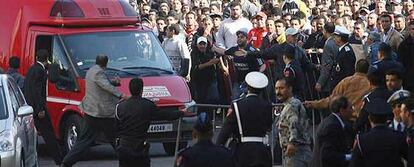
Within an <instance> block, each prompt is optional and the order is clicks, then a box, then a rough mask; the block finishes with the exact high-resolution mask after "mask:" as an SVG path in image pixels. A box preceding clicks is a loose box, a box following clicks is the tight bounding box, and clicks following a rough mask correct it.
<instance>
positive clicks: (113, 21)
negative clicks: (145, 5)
mask: <svg viewBox="0 0 414 167" xmlns="http://www.w3.org/2000/svg"><path fill="white" fill-rule="evenodd" d="M0 13H1V16H0V23H1V26H0V67H2V68H3V69H5V70H7V68H8V59H9V58H10V57H12V56H16V57H19V58H20V60H21V64H20V71H19V72H20V73H21V74H23V75H25V74H26V73H27V71H28V69H29V68H30V66H31V65H33V64H34V63H35V53H36V51H38V50H40V49H45V50H47V51H48V52H49V53H50V57H49V58H48V60H49V62H50V63H51V64H53V65H55V66H54V67H56V68H53V70H52V68H50V69H49V73H48V74H49V80H48V84H47V107H48V112H49V115H50V118H51V122H52V125H53V130H54V133H55V135H56V137H57V138H58V139H59V140H60V141H62V143H63V144H64V148H65V149H66V151H67V150H69V149H71V148H72V147H73V145H74V143H75V142H76V139H77V137H78V136H79V135H80V120H81V117H82V116H83V114H84V113H83V112H82V111H81V110H80V109H79V107H78V105H79V104H80V102H81V101H82V98H83V97H84V95H85V74H86V72H87V71H88V69H89V68H91V67H92V66H93V65H94V64H95V57H96V56H97V55H98V54H105V55H107V56H108V57H109V62H108V68H107V70H106V71H107V76H108V77H109V78H116V77H119V78H120V79H121V84H120V86H118V87H117V88H118V89H119V90H120V91H121V92H123V93H125V94H129V90H128V83H129V81H130V80H131V79H132V78H134V77H141V78H142V79H143V81H144V92H143V96H144V97H145V98H148V99H150V100H152V101H153V102H155V103H156V104H157V106H158V107H159V108H160V109H161V110H163V111H165V112H170V111H173V110H177V109H179V108H188V107H190V106H192V105H194V104H195V103H194V101H193V100H192V98H191V93H190V90H189V88H188V86H187V83H186V81H185V79H184V78H183V77H182V76H186V75H187V73H186V71H188V68H189V67H188V62H185V61H183V63H182V66H183V69H182V70H181V72H174V71H173V68H172V65H171V62H170V60H169V59H168V57H167V55H166V53H165V52H164V50H163V49H162V47H161V45H160V43H159V41H158V40H157V38H156V36H155V35H154V33H153V31H152V29H149V28H148V27H145V26H143V25H140V24H139V21H138V16H137V13H136V12H135V10H134V9H133V8H132V7H131V6H130V4H129V3H128V1H127V0H2V1H0ZM52 78H53V79H52ZM194 122H195V121H194V118H183V120H182V122H181V127H182V128H181V133H179V134H181V135H180V139H181V140H180V144H179V146H180V148H182V147H185V146H186V145H187V141H188V140H190V139H191V130H192V125H193V124H194ZM177 128H178V121H157V122H152V123H151V125H150V127H149V130H148V132H149V140H150V142H162V143H163V146H164V149H165V151H166V152H167V153H168V154H174V151H175V141H176V138H177ZM96 142H97V143H98V144H99V143H102V142H107V141H104V140H98V141H96Z"/></svg>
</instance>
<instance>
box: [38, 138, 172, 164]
mask: <svg viewBox="0 0 414 167" xmlns="http://www.w3.org/2000/svg"><path fill="white" fill-rule="evenodd" d="M150 155H151V164H152V166H153V167H172V166H173V162H174V157H172V156H168V155H167V154H166V153H165V152H164V149H163V147H162V144H160V143H152V144H151V149H150ZM39 160H40V161H39V164H40V167H56V165H55V164H54V162H53V160H52V159H51V158H50V157H48V156H47V155H46V154H45V150H44V145H42V144H41V145H40V146H39ZM114 166H118V159H117V157H116V154H115V152H114V150H113V149H112V147H111V146H110V145H101V146H95V147H92V148H91V149H90V150H89V151H88V152H87V153H86V154H85V158H84V159H83V160H82V161H81V162H78V163H76V165H74V167H114Z"/></svg>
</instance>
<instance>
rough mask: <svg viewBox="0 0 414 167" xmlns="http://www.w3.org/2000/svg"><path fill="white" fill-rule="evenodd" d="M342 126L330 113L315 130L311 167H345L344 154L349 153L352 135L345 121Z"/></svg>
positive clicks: (346, 163)
mask: <svg viewBox="0 0 414 167" xmlns="http://www.w3.org/2000/svg"><path fill="white" fill-rule="evenodd" d="M344 124H345V127H343V126H342V124H341V122H340V121H339V120H338V118H337V117H336V116H335V115H333V114H331V115H329V116H328V117H326V118H325V119H324V120H323V121H322V122H321V123H320V124H319V127H318V129H317V131H316V143H315V147H314V150H313V159H312V162H311V166H312V167H346V166H347V165H348V162H347V161H346V159H345V154H348V153H350V150H351V148H352V147H351V146H352V142H353V139H354V135H353V133H352V130H351V129H352V128H350V127H349V126H348V125H347V123H346V122H344Z"/></svg>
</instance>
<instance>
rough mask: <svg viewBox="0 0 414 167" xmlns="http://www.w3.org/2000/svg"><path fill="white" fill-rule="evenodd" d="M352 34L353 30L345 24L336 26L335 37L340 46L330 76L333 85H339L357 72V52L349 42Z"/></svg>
mask: <svg viewBox="0 0 414 167" xmlns="http://www.w3.org/2000/svg"><path fill="white" fill-rule="evenodd" d="M350 34H351V32H349V31H348V30H347V29H346V28H345V27H343V26H336V27H335V32H334V37H335V43H336V45H338V46H339V52H338V55H337V56H335V58H334V59H333V64H332V65H333V66H332V69H331V70H332V72H331V77H330V78H331V81H330V82H332V85H337V84H338V83H339V81H341V80H342V79H344V78H345V77H347V76H351V75H353V74H354V72H355V68H354V66H355V61H356V58H355V53H354V51H353V50H352V47H351V46H350V45H349V43H348V39H349V35H350Z"/></svg>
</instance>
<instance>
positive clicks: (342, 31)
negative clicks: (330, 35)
mask: <svg viewBox="0 0 414 167" xmlns="http://www.w3.org/2000/svg"><path fill="white" fill-rule="evenodd" d="M334 34H335V35H339V36H343V37H349V35H351V32H350V31H349V30H348V29H347V28H345V27H344V26H335V32H334Z"/></svg>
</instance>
